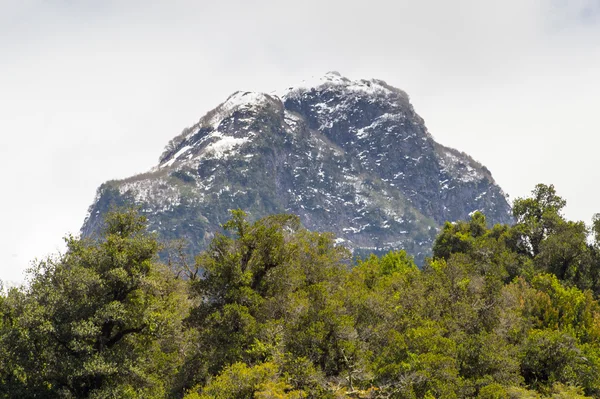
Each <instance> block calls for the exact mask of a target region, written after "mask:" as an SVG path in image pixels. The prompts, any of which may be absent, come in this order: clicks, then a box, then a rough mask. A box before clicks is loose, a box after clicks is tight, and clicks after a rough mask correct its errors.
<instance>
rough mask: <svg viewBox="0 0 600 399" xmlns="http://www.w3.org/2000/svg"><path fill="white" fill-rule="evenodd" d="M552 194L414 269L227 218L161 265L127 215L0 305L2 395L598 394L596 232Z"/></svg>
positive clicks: (37, 270) (446, 241)
mask: <svg viewBox="0 0 600 399" xmlns="http://www.w3.org/2000/svg"><path fill="white" fill-rule="evenodd" d="M564 206H565V201H564V200H563V199H562V198H560V197H559V196H558V195H557V194H556V192H555V189H554V187H553V186H545V185H538V186H537V187H536V188H535V189H534V191H533V193H532V196H531V197H529V198H520V199H517V200H515V202H514V207H513V211H514V216H515V220H516V223H515V224H514V225H512V226H509V225H495V226H488V224H487V221H486V218H485V216H484V215H483V214H481V213H479V212H476V213H474V214H473V215H472V216H471V218H470V220H467V221H457V222H452V223H450V222H448V223H446V224H445V225H444V226H443V227H442V228H441V230H440V232H439V234H438V237H437V239H436V241H435V243H434V245H433V251H432V252H433V256H432V257H431V258H430V259H427V261H426V263H425V265H424V266H423V267H422V268H419V267H417V266H416V265H415V263H414V261H413V259H412V258H411V257H410V256H408V255H407V254H406V252H404V251H393V252H390V253H388V254H385V255H383V256H375V255H372V256H370V257H367V258H365V259H363V260H359V261H357V262H356V263H355V262H354V261H353V260H352V256H351V253H350V252H349V251H348V250H347V249H345V248H344V247H342V246H339V245H336V242H335V239H334V237H333V236H332V235H331V234H328V233H316V232H309V231H307V230H306V229H304V228H303V227H302V226H301V223H300V221H299V219H298V217H296V216H293V215H273V216H269V217H266V218H263V219H259V220H257V221H254V222H251V221H250V220H249V218H248V216H247V215H246V214H245V213H244V212H242V211H233V212H232V217H231V219H230V220H229V221H228V222H227V223H225V224H224V225H223V229H222V231H220V232H218V233H217V234H216V235H215V236H214V238H213V240H212V243H211V245H210V247H209V249H208V250H206V251H204V252H203V253H200V254H198V255H197V256H196V258H195V260H194V261H193V262H188V261H186V260H185V259H183V258H181V259H180V262H179V263H180V264H178V263H177V262H171V263H170V264H168V265H163V264H161V263H160V261H159V259H158V253H159V252H160V251H161V250H162V245H161V244H160V243H159V242H158V241H157V240H156V237H155V236H153V235H152V234H150V233H148V232H147V231H146V228H145V221H144V218H143V217H141V216H138V215H137V214H136V212H135V211H132V210H128V211H124V212H113V213H111V214H110V215H109V216H108V218H107V220H106V222H105V230H104V234H103V235H102V237H100V239H99V240H97V241H90V240H84V239H79V238H76V237H69V238H67V251H66V252H65V253H64V254H63V255H59V256H57V257H55V258H51V259H48V260H46V261H43V262H40V263H38V264H37V265H35V267H33V268H32V269H31V271H30V274H29V281H28V284H27V285H26V286H24V287H21V288H12V289H10V290H8V291H7V292H5V293H4V294H3V295H0V397H6V398H12V397H39V398H54V397H56V398H109V397H110V398H112V397H118V398H122V397H123V398H147V397H150V398H154V397H155V398H186V399H205V398H242V399H243V398H248V399H267V398H288V399H292V398H293V399H296V398H331V399H333V398H401V399H417V398H419V399H421V398H423V399H432V398H438V399H442V398H444V399H446V398H448V399H455V398H456V399H458V398H480V399H518V398H538V399H543V398H553V399H559V398H590V397H591V398H600V303H599V302H598V298H599V295H600V277H599V276H600V255H599V250H600V233H599V232H600V221H599V219H600V218H598V217H597V216H596V217H595V218H594V219H593V221H592V225H591V226H586V225H585V224H584V223H582V222H575V221H569V220H566V218H565V217H564V216H563V214H562V209H563V207H564Z"/></svg>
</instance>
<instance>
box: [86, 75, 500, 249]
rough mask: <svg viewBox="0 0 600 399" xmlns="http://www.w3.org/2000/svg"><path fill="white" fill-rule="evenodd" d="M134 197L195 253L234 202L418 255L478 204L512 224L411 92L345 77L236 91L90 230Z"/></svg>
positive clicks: (113, 197)
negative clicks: (438, 135) (434, 132)
mask: <svg viewBox="0 0 600 399" xmlns="http://www.w3.org/2000/svg"><path fill="white" fill-rule="evenodd" d="M126 203H135V204H138V205H139V206H141V207H142V209H143V211H144V212H145V213H146V214H147V215H148V216H149V220H150V224H151V227H152V228H154V229H155V230H156V231H157V232H159V234H160V235H161V236H162V237H163V238H165V239H169V238H185V239H186V240H188V241H189V242H190V244H191V246H192V248H193V250H200V249H202V248H204V247H205V246H206V244H207V242H208V240H209V237H210V235H211V234H212V232H214V231H215V230H216V229H218V226H219V224H220V223H223V222H224V221H225V220H227V218H228V212H229V210H230V209H234V208H241V209H244V210H246V211H248V212H249V213H250V214H251V216H252V217H254V218H258V217H261V216H264V215H266V214H270V213H279V212H291V213H295V214H298V215H299V216H300V218H301V220H302V222H303V223H304V225H305V226H306V227H307V228H309V229H314V230H319V231H333V232H334V233H335V234H336V235H337V236H338V237H339V242H343V243H345V245H347V246H349V247H350V248H352V249H355V250H357V251H385V250H389V249H394V248H404V249H407V250H408V251H409V252H410V253H412V254H413V255H415V256H416V257H417V260H419V259H421V260H422V259H423V257H424V256H425V255H426V254H427V251H428V248H430V244H431V241H432V239H433V237H435V234H436V232H437V227H438V226H440V225H441V224H442V223H443V222H444V221H446V220H457V219H464V218H467V217H468V216H469V214H470V213H472V212H474V211H476V210H480V211H483V212H484V213H485V214H486V215H488V217H489V219H490V221H491V222H510V221H511V217H510V209H509V206H508V203H507V201H506V199H505V196H504V194H503V192H502V190H501V189H500V188H499V187H498V186H497V185H496V184H495V182H494V180H493V178H492V176H491V174H490V172H489V170H487V169H486V168H485V167H483V166H482V165H481V164H479V163H478V162H476V161H474V160H473V159H472V158H471V157H469V156H468V155H466V154H464V153H461V152H459V151H457V150H454V149H451V148H448V147H445V146H443V145H441V144H439V143H437V142H436V141H435V140H434V139H433V137H432V136H431V135H430V134H429V132H428V131H427V128H426V127H425V124H424V122H423V119H421V117H420V116H419V115H418V114H417V113H416V112H415V110H414V109H413V107H412V105H411V104H410V101H409V97H408V95H407V94H406V93H405V92H404V91H402V90H400V89H397V88H394V87H392V86H390V85H388V84H387V83H385V82H384V81H381V80H377V79H370V80H351V79H348V78H345V77H343V76H341V75H340V74H339V73H337V72H330V73H327V74H326V75H324V76H322V77H319V78H317V79H313V80H309V81H306V82H303V83H302V84H300V85H296V86H294V87H291V88H288V89H286V90H284V91H283V92H281V93H278V94H265V93H254V92H236V93H234V94H232V95H231V96H230V97H228V98H227V99H226V100H225V102H223V103H222V104H220V105H218V106H217V107H216V108H215V109H213V110H211V111H209V112H208V113H207V114H206V115H204V116H203V117H202V118H200V120H199V121H198V122H197V123H196V124H194V125H193V126H191V127H189V128H186V129H184V131H183V132H182V133H181V134H180V135H179V136H177V137H175V138H174V139H173V140H171V141H170V142H169V144H168V145H167V147H166V148H165V151H164V152H163V154H162V155H161V157H160V160H159V164H158V165H157V167H155V168H153V169H152V170H151V171H150V172H149V173H146V174H143V175H139V176H134V177H131V178H128V179H124V180H121V181H112V182H107V183H105V184H104V185H103V186H102V187H100V189H99V192H98V200H97V201H96V202H95V203H94V204H93V205H92V207H91V208H90V216H89V217H88V218H87V220H86V222H85V224H84V227H83V233H84V235H90V234H93V232H94V231H95V230H96V229H97V228H98V223H99V221H100V220H101V215H102V214H103V213H104V212H105V211H106V209H108V207H109V206H110V205H111V204H126Z"/></svg>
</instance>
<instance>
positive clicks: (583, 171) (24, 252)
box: [0, 0, 600, 281]
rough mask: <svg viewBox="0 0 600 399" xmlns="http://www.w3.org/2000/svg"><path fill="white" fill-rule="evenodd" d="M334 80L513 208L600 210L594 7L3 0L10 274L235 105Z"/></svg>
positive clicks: (598, 32) (552, 2) (3, 153)
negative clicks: (392, 99) (477, 164)
mask: <svg viewBox="0 0 600 399" xmlns="http://www.w3.org/2000/svg"><path fill="white" fill-rule="evenodd" d="M330 70H338V71H340V72H341V73H342V74H343V75H346V76H348V77H350V78H355V79H358V78H372V77H374V78H380V79H383V80H386V81H387V82H388V83H390V84H392V85H394V86H397V87H400V88H402V89H404V90H406V91H407V92H408V93H409V95H410V96H411V98H412V102H413V104H414V105H415V108H416V110H417V112H418V113H419V114H420V115H421V116H422V117H423V118H424V119H425V122H426V124H427V126H428V128H429V130H430V132H431V133H432V134H433V136H434V137H435V138H436V140H437V141H439V142H441V143H442V144H445V145H449V146H452V147H455V148H457V149H459V150H461V151H465V152H467V153H469V154H470V155H472V156H473V157H474V158H476V159H477V160H479V161H481V162H482V163H483V164H485V165H486V166H487V167H488V168H489V169H490V170H491V171H492V173H493V175H494V177H495V179H496V181H497V182H498V183H499V184H500V185H501V186H502V187H503V188H504V189H505V191H507V192H508V193H509V194H510V195H511V197H512V198H515V197H519V196H525V195H528V194H529V192H530V191H531V189H532V188H533V187H534V185H535V184H536V183H540V182H544V183H553V184H555V186H556V187H557V190H558V192H559V194H560V195H562V196H563V197H564V198H565V199H566V200H567V201H568V208H567V212H566V214H567V216H568V217H569V218H572V219H578V220H584V221H586V222H589V221H590V220H591V217H592V215H593V214H594V213H595V212H600V201H598V200H597V197H598V196H599V195H600V184H598V182H599V181H600V168H598V167H597V165H596V164H597V162H598V157H597V156H596V154H597V152H598V147H599V145H600V138H599V133H600V119H599V118H598V114H599V111H598V107H599V105H600V94H599V93H600V77H599V73H600V72H599V71H600V0H505V1H496V0H494V1H491V0H455V1H447V0H419V1H417V0H413V1H407V0H389V1H380V0H370V1H350V0H345V1H337V0H336V1H327V0H303V1H287V0H272V1H271V0H269V1H267V0H258V1H247V0H240V1H210V2H209V1H192V0H189V1H183V0H164V1H152V0H144V1H137V0H136V1H134V0H129V1H128V0H0V134H1V138H2V145H0V178H1V179H2V183H1V186H2V189H1V190H2V193H1V195H0V209H1V214H0V216H1V218H0V220H1V221H2V227H1V228H0V242H1V243H2V244H1V245H0V279H2V280H13V281H14V280H17V281H18V280H21V279H22V271H23V270H24V269H25V268H26V267H28V266H29V265H30V262H31V261H32V260H33V259H34V258H43V257H45V256H46V255H48V254H51V253H56V252H57V251H59V250H60V249H61V248H62V237H63V236H65V235H66V234H67V233H69V232H71V233H74V234H76V233H77V232H78V231H79V228H80V227H81V224H82V222H83V219H84V217H85V214H86V211H87V208H88V206H89V205H90V204H91V203H92V201H93V199H94V195H95V192H96V188H97V187H98V186H99V185H100V184H101V183H102V182H104V181H106V180H109V179H114V178H123V177H127V176H130V175H132V174H135V173H139V172H143V171H145V170H147V169H149V168H150V167H152V166H154V165H155V164H156V163H157V160H158V156H159V155H160V154H161V152H162V150H163V147H164V146H165V145H166V144H167V142H168V141H169V140H170V139H171V138H172V137H174V136H175V135H177V134H178V133H179V132H180V131H181V130H182V129H183V128H184V127H185V126H188V125H191V124H193V123H194V122H195V121H197V120H198V119H199V118H200V117H201V116H202V115H203V114H204V113H205V112H206V111H208V110H209V109H211V108H213V107H214V106H216V105H217V104H219V103H220V102H222V101H223V100H224V99H225V98H226V97H227V96H228V95H229V94H231V93H232V92H234V91H236V90H255V91H265V92H270V91H272V90H275V89H282V88H285V87H289V86H292V85H294V84H295V83H297V82H300V81H301V80H302V79H304V78H309V77H311V76H315V75H316V76H318V75H322V74H324V73H325V72H327V71H330Z"/></svg>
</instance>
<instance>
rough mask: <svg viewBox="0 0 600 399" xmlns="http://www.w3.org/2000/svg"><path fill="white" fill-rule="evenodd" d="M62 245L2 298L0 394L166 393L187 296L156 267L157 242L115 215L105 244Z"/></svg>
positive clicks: (128, 217)
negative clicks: (1, 380)
mask: <svg viewBox="0 0 600 399" xmlns="http://www.w3.org/2000/svg"><path fill="white" fill-rule="evenodd" d="M67 248H68V249H67V252H66V253H65V255H63V256H61V257H59V258H58V259H49V260H47V261H44V262H41V263H39V264H38V265H36V267H34V268H33V269H32V270H31V272H30V281H29V286H28V288H26V289H24V290H13V291H11V292H10V293H9V295H8V296H7V297H6V299H5V301H3V305H5V309H4V311H5V312H6V313H5V314H7V316H8V317H7V318H6V319H5V322H6V323H7V324H8V326H7V327H9V328H8V331H7V330H6V328H5V329H4V331H3V334H2V337H1V338H2V344H1V347H2V349H3V350H4V351H7V352H8V353H7V356H6V358H8V359H9V360H8V362H9V364H8V366H7V367H6V368H5V369H4V370H3V371H4V374H5V376H6V377H5V378H6V379H7V380H8V381H7V384H6V385H4V386H3V388H0V392H2V391H4V393H5V395H7V396H10V397H15V392H19V396H21V397H33V396H36V397H37V396H43V397H77V398H85V397H108V396H112V397H128V398H137V397H162V396H164V394H165V392H166V390H167V389H168V385H169V383H170V381H169V376H173V374H174V372H175V369H176V366H177V364H178V363H179V357H180V353H179V350H180V347H179V345H178V342H179V341H180V339H181V331H182V330H181V322H182V320H183V318H184V317H185V314H186V313H187V306H186V303H187V299H186V295H185V287H184V286H183V285H182V283H181V281H177V280H175V279H174V278H173V277H172V276H171V275H170V274H169V273H168V272H167V271H166V270H164V269H163V268H161V267H160V266H159V265H157V264H155V263H154V260H155V258H156V255H157V251H158V250H159V244H158V243H157V241H156V240H155V239H154V238H153V237H152V236H150V235H148V234H146V233H145V232H144V220H143V219H142V218H140V217H138V216H137V215H136V214H135V212H133V211H129V212H125V213H112V214H110V215H109V217H108V218H107V220H106V230H105V234H104V237H103V239H102V241H100V242H89V241H85V240H79V239H76V238H73V237H70V238H68V239H67ZM3 327H4V325H3ZM6 358H5V359H6Z"/></svg>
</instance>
